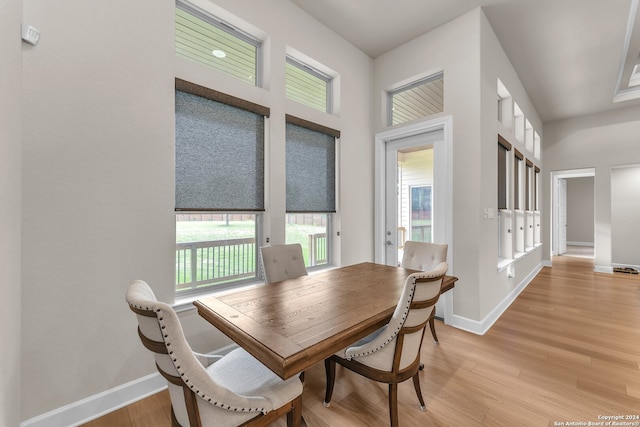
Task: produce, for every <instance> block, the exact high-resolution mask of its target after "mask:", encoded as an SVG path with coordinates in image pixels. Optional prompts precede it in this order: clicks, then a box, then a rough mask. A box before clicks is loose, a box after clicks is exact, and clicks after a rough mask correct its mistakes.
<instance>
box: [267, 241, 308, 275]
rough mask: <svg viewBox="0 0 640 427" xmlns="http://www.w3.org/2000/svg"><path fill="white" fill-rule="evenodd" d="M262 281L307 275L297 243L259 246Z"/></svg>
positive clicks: (300, 248) (300, 247) (299, 246)
mask: <svg viewBox="0 0 640 427" xmlns="http://www.w3.org/2000/svg"><path fill="white" fill-rule="evenodd" d="M260 255H261V258H262V271H263V273H264V281H265V282H267V283H273V282H279V281H281V280H286V279H293V278H296V277H300V276H306V275H307V269H306V267H305V266H304V257H303V256H302V246H301V245H300V244H299V243H292V244H288V245H271V246H263V247H261V248H260Z"/></svg>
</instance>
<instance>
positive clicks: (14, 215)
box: [0, 0, 22, 426]
mask: <svg viewBox="0 0 640 427" xmlns="http://www.w3.org/2000/svg"><path fill="white" fill-rule="evenodd" d="M21 22H22V1H21V0H9V1H1V2H0V52H2V60H0V271H1V272H2V274H1V275H0V291H1V292H2V310H0V340H1V342H2V356H1V357H0V372H2V375H0V425H2V426H16V425H18V423H19V421H20V411H18V410H16V408H19V407H20V341H21V339H20V311H21V307H20V306H21V298H20V252H21V251H20V245H21V243H20V231H21V225H20V224H21V217H20V214H21V211H22V206H21V190H22V184H21V181H22V178H21V173H22V172H21V163H22V160H21V159H22V152H21V151H22V144H21V126H20V117H21V110H22V76H21V72H22V46H21V43H22V42H21V40H20V23H21Z"/></svg>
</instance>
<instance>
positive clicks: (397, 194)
mask: <svg viewBox="0 0 640 427" xmlns="http://www.w3.org/2000/svg"><path fill="white" fill-rule="evenodd" d="M441 139H442V131H434V132H428V133H423V134H419V135H414V136H410V137H406V138H401V139H397V140H393V141H390V142H388V143H387V145H386V153H385V154H386V166H385V185H386V191H385V194H386V203H385V205H386V213H385V218H386V231H385V233H386V236H385V237H386V239H385V243H386V251H385V260H386V264H389V265H398V264H399V262H400V261H401V260H402V255H403V250H404V242H406V241H407V240H415V241H421V242H433V241H434V238H433V236H434V226H435V225H436V224H435V219H436V218H434V206H433V201H434V197H433V196H434V192H435V191H437V189H436V187H435V185H434V184H435V182H434V176H435V175H434V167H435V166H434V148H433V147H434V143H435V142H437V141H438V140H441Z"/></svg>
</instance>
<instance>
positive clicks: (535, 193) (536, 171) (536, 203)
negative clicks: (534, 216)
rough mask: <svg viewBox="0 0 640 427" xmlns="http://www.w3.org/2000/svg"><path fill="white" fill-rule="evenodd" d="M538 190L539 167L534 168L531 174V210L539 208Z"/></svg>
mask: <svg viewBox="0 0 640 427" xmlns="http://www.w3.org/2000/svg"><path fill="white" fill-rule="evenodd" d="M539 191H540V168H539V167H537V166H536V167H535V168H534V174H533V210H535V211H539V210H540V201H539Z"/></svg>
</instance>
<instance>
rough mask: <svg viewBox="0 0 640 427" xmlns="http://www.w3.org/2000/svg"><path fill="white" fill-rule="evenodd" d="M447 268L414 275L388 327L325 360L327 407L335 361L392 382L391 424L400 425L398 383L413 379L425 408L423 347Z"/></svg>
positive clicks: (421, 404)
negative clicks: (421, 352)
mask: <svg viewBox="0 0 640 427" xmlns="http://www.w3.org/2000/svg"><path fill="white" fill-rule="evenodd" d="M447 268H448V266H447V263H446V262H443V263H440V264H439V265H438V266H437V267H436V268H435V269H434V270H431V271H427V272H420V273H413V274H411V275H410V276H409V277H407V280H406V282H405V285H404V289H403V291H402V295H401V296H400V300H399V301H398V305H397V306H396V309H395V311H394V313H393V316H392V317H391V320H390V321H389V323H388V324H387V325H386V326H384V327H383V328H381V329H379V330H378V331H376V332H374V333H373V334H371V335H369V336H367V337H365V338H363V339H362V340H360V341H358V342H356V343H355V344H353V345H351V346H349V347H347V348H345V349H344V350H342V351H340V352H338V353H336V354H334V355H333V356H331V357H330V358H328V359H325V362H324V363H325V371H326V375H327V389H326V394H325V398H324V404H325V406H329V402H330V401H331V396H332V394H333V386H334V382H335V372H336V363H339V364H340V365H342V366H344V367H345V368H347V369H349V370H352V371H354V372H356V373H358V374H360V375H363V376H365V377H367V378H369V379H372V380H374V381H378V382H382V383H387V384H389V417H390V420H391V426H392V427H395V426H397V425H398V384H399V383H401V382H403V381H406V380H408V379H409V378H413V385H414V387H415V390H416V394H417V395H418V400H419V401H420V409H422V410H424V409H425V404H424V400H423V398H422V391H421V390H420V377H419V369H420V348H421V346H422V339H423V337H424V331H425V329H426V327H427V323H428V322H429V318H430V317H431V315H432V312H433V310H435V303H436V302H437V301H438V298H439V297H440V286H441V284H442V280H443V279H444V275H445V274H446V272H447Z"/></svg>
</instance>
